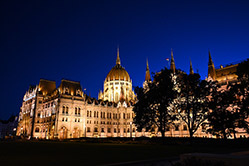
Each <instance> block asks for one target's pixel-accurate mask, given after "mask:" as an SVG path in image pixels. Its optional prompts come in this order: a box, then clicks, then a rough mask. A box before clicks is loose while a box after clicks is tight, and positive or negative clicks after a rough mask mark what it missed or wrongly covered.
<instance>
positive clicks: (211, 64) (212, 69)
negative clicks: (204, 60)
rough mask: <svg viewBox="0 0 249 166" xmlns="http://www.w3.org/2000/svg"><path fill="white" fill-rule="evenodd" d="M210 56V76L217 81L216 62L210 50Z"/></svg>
mask: <svg viewBox="0 0 249 166" xmlns="http://www.w3.org/2000/svg"><path fill="white" fill-rule="evenodd" d="M208 56H209V60H208V77H211V78H212V79H213V80H214V81H215V80H216V71H215V67H214V62H213V60H212V57H211V53H210V51H208Z"/></svg>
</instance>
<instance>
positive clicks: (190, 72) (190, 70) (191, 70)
mask: <svg viewBox="0 0 249 166" xmlns="http://www.w3.org/2000/svg"><path fill="white" fill-rule="evenodd" d="M189 74H194V70H193V67H192V62H191V59H190V69H189Z"/></svg>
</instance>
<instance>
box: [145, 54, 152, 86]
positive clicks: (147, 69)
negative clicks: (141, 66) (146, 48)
mask: <svg viewBox="0 0 249 166" xmlns="http://www.w3.org/2000/svg"><path fill="white" fill-rule="evenodd" d="M145 81H151V77H150V69H149V63H148V59H147V60H146V72H145Z"/></svg>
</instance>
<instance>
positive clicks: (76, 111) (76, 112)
mask: <svg viewBox="0 0 249 166" xmlns="http://www.w3.org/2000/svg"><path fill="white" fill-rule="evenodd" d="M77 114H78V110H77V107H75V115H77Z"/></svg>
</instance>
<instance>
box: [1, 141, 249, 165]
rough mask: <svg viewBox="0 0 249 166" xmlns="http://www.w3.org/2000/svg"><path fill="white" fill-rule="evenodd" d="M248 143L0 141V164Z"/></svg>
mask: <svg viewBox="0 0 249 166" xmlns="http://www.w3.org/2000/svg"><path fill="white" fill-rule="evenodd" d="M248 149H249V148H248V146H244V145H243V146H241V147H240V146H239V147H235V146H232V144H231V145H228V146H217V145H213V146H212V145H192V146H191V145H168V144H142V143H139V142H136V143H134V144H133V143H130V142H129V143H116V142H114V143H103V142H102V143H96V142H94V143H92V142H83V141H65V142H63V141H0V165H36V166H38V165H39V166H40V165H43V166H44V165H56V166H57V165H104V164H111V163H120V162H128V161H137V160H150V159H163V158H166V157H172V156H179V155H180V154H182V153H189V152H208V153H229V152H234V151H243V150H248Z"/></svg>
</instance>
